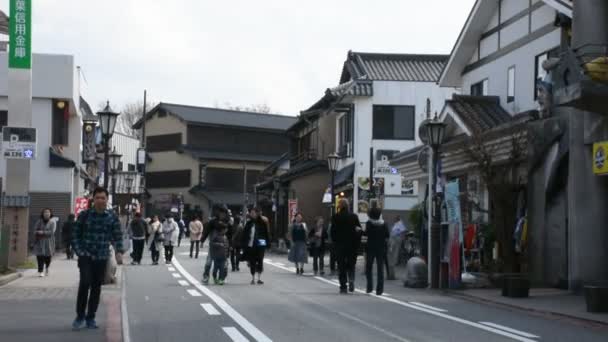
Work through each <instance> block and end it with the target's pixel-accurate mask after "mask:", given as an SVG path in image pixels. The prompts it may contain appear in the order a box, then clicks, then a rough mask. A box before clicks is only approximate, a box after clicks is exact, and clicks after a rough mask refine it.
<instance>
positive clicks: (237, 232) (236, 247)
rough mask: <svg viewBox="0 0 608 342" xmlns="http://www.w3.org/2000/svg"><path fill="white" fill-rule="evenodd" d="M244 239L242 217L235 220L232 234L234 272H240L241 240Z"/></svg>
mask: <svg viewBox="0 0 608 342" xmlns="http://www.w3.org/2000/svg"><path fill="white" fill-rule="evenodd" d="M242 239H243V222H242V221H241V218H240V217H235V218H234V228H233V232H232V243H231V246H230V264H231V266H232V272H238V271H240V268H239V264H240V263H241V258H242V256H241V253H242V248H241V240H242Z"/></svg>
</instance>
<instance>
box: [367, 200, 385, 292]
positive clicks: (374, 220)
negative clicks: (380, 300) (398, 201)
mask: <svg viewBox="0 0 608 342" xmlns="http://www.w3.org/2000/svg"><path fill="white" fill-rule="evenodd" d="M367 215H368V216H369V220H368V221H367V224H366V225H365V230H364V232H363V234H364V235H366V236H367V245H366V247H365V275H366V277H367V293H371V292H372V291H373V289H374V278H373V275H372V268H373V267H374V261H375V262H376V264H377V267H376V268H377V273H378V284H377V286H376V294H377V295H378V296H380V295H382V292H384V258H385V256H386V244H387V241H388V238H389V237H390V233H389V228H388V225H387V224H386V223H385V222H384V221H383V220H382V219H380V216H381V215H382V210H381V209H380V208H376V207H374V208H371V209H370V210H369V213H368V214H367Z"/></svg>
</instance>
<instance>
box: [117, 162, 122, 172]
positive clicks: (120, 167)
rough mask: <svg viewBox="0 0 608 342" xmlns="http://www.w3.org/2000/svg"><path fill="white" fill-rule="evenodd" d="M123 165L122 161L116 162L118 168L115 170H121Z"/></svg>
mask: <svg viewBox="0 0 608 342" xmlns="http://www.w3.org/2000/svg"><path fill="white" fill-rule="evenodd" d="M123 167H124V164H123V163H122V162H118V170H117V171H123Z"/></svg>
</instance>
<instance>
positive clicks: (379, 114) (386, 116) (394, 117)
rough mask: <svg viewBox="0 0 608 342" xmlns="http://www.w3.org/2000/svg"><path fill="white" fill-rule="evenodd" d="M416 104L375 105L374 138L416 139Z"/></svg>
mask: <svg viewBox="0 0 608 342" xmlns="http://www.w3.org/2000/svg"><path fill="white" fill-rule="evenodd" d="M415 127H416V114H415V107H414V106H374V113H373V139H385V140H391V139H402V140H414V139H415V137H416V135H415Z"/></svg>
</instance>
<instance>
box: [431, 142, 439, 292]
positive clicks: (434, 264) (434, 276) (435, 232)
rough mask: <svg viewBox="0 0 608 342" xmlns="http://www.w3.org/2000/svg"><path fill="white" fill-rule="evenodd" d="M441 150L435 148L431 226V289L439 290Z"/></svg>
mask: <svg viewBox="0 0 608 342" xmlns="http://www.w3.org/2000/svg"><path fill="white" fill-rule="evenodd" d="M438 150H439V149H438V148H436V147H433V189H432V192H431V194H432V200H433V224H432V225H431V255H430V265H431V288H433V289H437V288H439V272H440V267H439V266H440V262H439V259H440V258H439V248H440V243H441V241H440V236H439V234H440V229H441V215H440V210H441V208H440V203H439V198H438V196H437V169H438V160H439V158H438V157H439V151H438Z"/></svg>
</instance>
